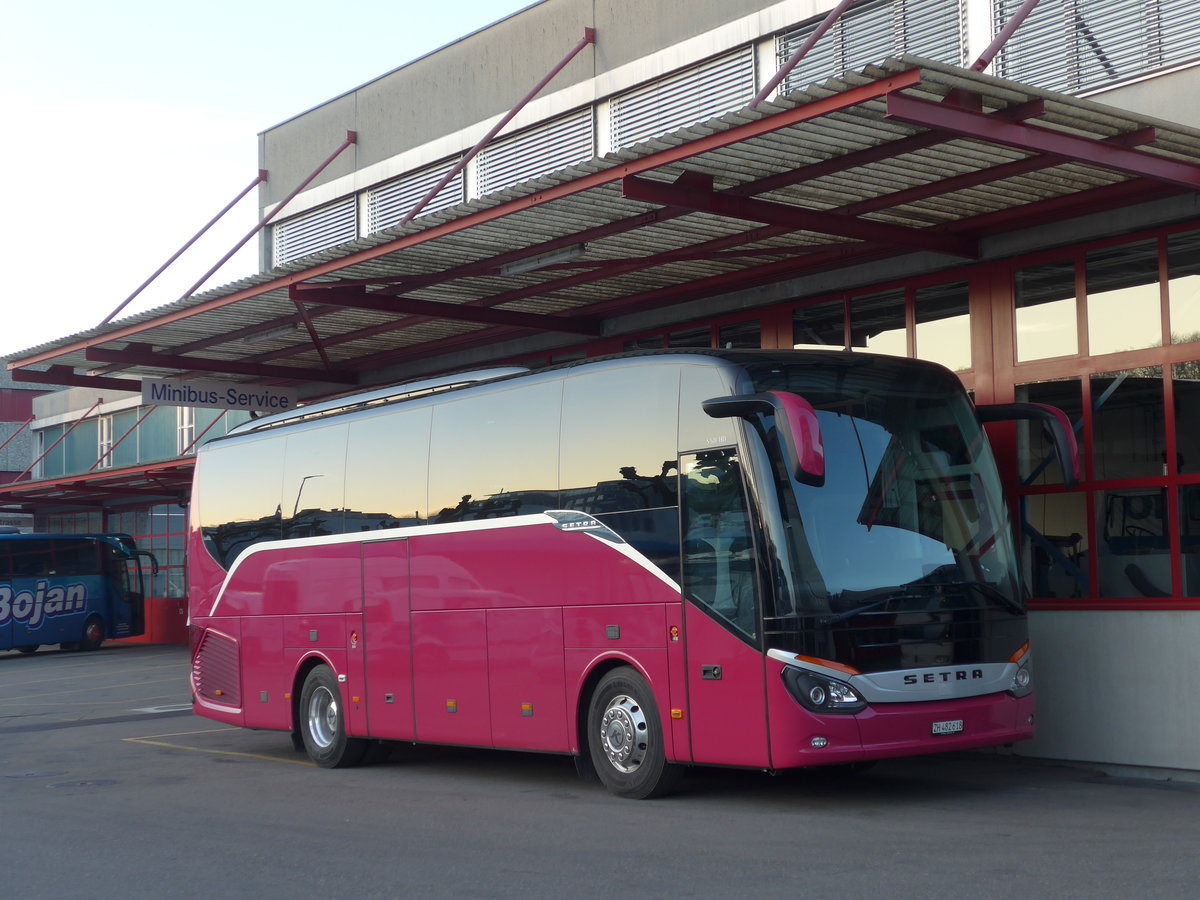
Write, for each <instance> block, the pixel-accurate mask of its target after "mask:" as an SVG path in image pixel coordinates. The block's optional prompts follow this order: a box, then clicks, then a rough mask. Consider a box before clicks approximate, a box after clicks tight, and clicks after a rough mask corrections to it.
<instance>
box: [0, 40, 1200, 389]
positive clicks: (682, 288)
mask: <svg viewBox="0 0 1200 900" xmlns="http://www.w3.org/2000/svg"><path fill="white" fill-rule="evenodd" d="M1197 188H1200V133H1198V132H1196V131H1195V130H1193V129H1189V128H1186V127H1184V126H1180V125H1174V124H1170V123H1165V122H1161V121H1157V120H1151V119H1148V118H1146V117H1143V116H1139V115H1136V114H1133V113H1129V112H1125V111H1121V110H1117V109H1114V108H1111V107H1106V106H1101V105H1099V104H1096V103H1093V102H1090V101H1087V100H1081V99H1077V98H1073V97H1068V96H1064V95H1059V94H1054V93H1052V92H1048V91H1042V90H1038V89H1035V88H1031V87H1027V86H1022V85H1018V84H1014V83H1012V82H1007V81H1003V80H1001V79H997V78H993V77H990V76H985V75H980V74H978V73H975V72H970V71H965V70H962V69H957V68H953V67H949V66H945V65H941V64H935V63H930V62H927V61H924V60H919V59H916V58H913V57H904V58H901V59H894V60H887V61H885V62H884V63H882V64H880V65H878V66H871V67H868V68H866V69H863V70H861V71H856V72H850V73H847V74H845V75H843V76H841V77H840V78H837V79H832V80H830V81H827V82H824V83H823V84H820V85H814V86H812V87H809V88H808V89H806V90H803V91H795V92H793V93H790V94H788V95H786V96H783V97H780V98H778V99H776V100H775V101H773V102H772V103H769V104H762V105H760V106H759V107H758V108H757V109H753V110H751V109H743V110H740V111H737V112H733V113H729V114H727V115H725V116H722V117H720V118H717V119H713V120H710V121H707V122H704V123H702V124H697V125H694V126H691V127H689V128H685V129H681V130H679V131H676V132H674V133H671V134H667V135H664V136H662V137H659V138H657V139H654V140H651V141H648V142H646V143H644V144H641V145H638V146H636V147H634V148H632V149H628V150H622V151H620V152H618V153H613V154H610V155H608V156H604V157H600V158H595V159H592V160H589V161H587V162H585V163H582V164H578V165H575V166H571V167H570V168H567V169H564V170H561V171H558V172H555V173H553V174H551V175H547V176H544V177H542V178H538V179H536V180H534V181H530V182H526V183H523V184H520V185H517V186H515V187H512V188H510V189H507V190H504V191H500V192H497V193H495V194H492V195H489V196H487V197H485V198H484V199H482V200H476V201H472V202H469V203H465V204H461V205H459V206H455V207H452V208H449V209H443V210H440V211H438V212H436V213H433V214H430V215H426V216H422V217H419V218H417V219H414V220H413V221H412V222H410V223H409V224H407V225H405V226H402V227H396V228H392V229H388V230H386V231H383V232H379V233H377V234H373V235H371V236H370V237H368V238H363V239H360V240H358V241H355V242H353V243H349V244H342V245H339V246H337V247H334V248H332V249H329V250H325V251H322V252H320V253H318V254H314V255H312V256H308V257H305V258H303V259H301V260H298V261H296V262H294V263H292V264H289V265H287V266H284V267H281V268H278V269H276V270H274V271H271V272H269V273H264V274H261V275H257V276H254V277H252V278H247V279H244V280H242V281H239V282H236V283H233V284H228V285H225V286H223V287H221V288H218V289H216V290H212V291H208V292H206V293H203V294H200V295H196V296H193V297H189V298H187V299H185V300H181V301H179V302H177V303H173V304H169V305H167V306H162V307H159V308H157V309H153V310H150V311H148V312H144V313H141V314H138V315H134V316H131V317H129V318H126V319H123V320H121V321H118V322H114V323H111V324H109V325H106V326H103V327H99V328H96V329H93V330H91V331H86V332H81V333H79V334H76V335H72V336H70V337H65V338H62V339H61V340H57V341H53V342H51V343H49V344H46V345H43V346H41V347H35V348H33V349H31V350H29V351H26V352H24V353H22V354H19V355H18V356H17V357H15V358H14V359H13V360H12V361H11V362H10V368H12V369H14V378H15V379H17V380H21V381H28V380H34V379H39V380H42V381H48V382H49V383H55V384H77V385H78V384H82V385H95V386H97V387H100V388H103V389H105V390H111V389H113V388H124V389H130V390H137V389H139V388H140V383H139V379H140V378H141V377H144V376H145V377H173V376H180V375H183V374H192V375H203V376H204V377H206V378H216V379H227V380H230V381H239V382H248V381H264V382H271V383H299V384H303V385H306V386H308V387H309V389H310V390H309V392H310V393H314V391H313V390H312V389H313V388H319V390H317V391H315V393H324V394H329V393H334V392H343V391H345V390H348V389H350V388H352V387H354V386H356V385H359V384H368V383H372V379H371V378H370V377H369V375H368V374H367V373H370V372H371V371H372V370H379V369H382V368H385V367H388V366H393V365H396V364H399V363H404V362H408V361H414V360H422V359H424V360H430V361H431V365H430V368H431V369H433V368H436V366H435V365H433V364H432V363H434V362H435V361H439V360H445V361H446V362H445V367H453V366H454V362H453V359H454V354H455V353H457V352H460V351H462V350H464V349H466V348H470V347H476V346H480V345H488V344H493V343H496V342H498V341H501V340H508V339H510V338H513V337H517V336H520V335H523V334H524V335H528V334H530V333H533V332H555V333H559V334H561V335H564V338H563V341H564V343H577V342H580V341H583V340H586V339H587V338H589V337H599V336H616V334H617V333H618V331H617V328H616V327H615V323H614V317H616V316H620V315H623V314H625V313H629V312H633V311H639V310H644V309H648V308H660V307H666V306H670V305H673V304H676V303H680V302H682V301H685V300H693V299H696V298H703V297H711V296H719V295H721V294H723V293H726V292H729V291H731V290H738V289H743V288H746V287H750V286H754V285H758V284H766V283H771V282H777V281H781V280H786V279H794V278H797V277H799V276H803V275H804V274H806V273H809V272H815V271H820V270H828V269H834V268H839V267H843V266H852V265H856V264H859V263H861V262H863V261H864V260H868V259H879V258H881V257H887V256H896V255H901V254H908V253H912V252H914V251H927V252H932V253H935V254H940V255H941V256H942V257H944V258H945V260H946V264H947V265H950V264H953V263H954V262H955V261H956V260H957V261H970V260H972V259H976V258H979V257H980V255H981V252H982V251H981V242H982V241H983V240H984V239H986V238H987V237H989V236H991V235H996V234H999V233H1003V232H1008V231H1014V230H1018V229H1021V228H1023V227H1028V226H1030V225H1032V224H1044V223H1046V222H1048V221H1054V220H1059V219H1066V218H1070V217H1073V216H1078V215H1081V214H1084V213H1088V212H1094V211H1097V210H1103V209H1111V208H1113V207H1117V206H1121V205H1127V204H1132V203H1135V202H1141V201H1144V200H1147V199H1153V198H1156V197H1162V196H1167V195H1170V194H1173V193H1185V192H1190V191H1194V190H1196V189H1197ZM256 338H258V339H257V340H256ZM263 338H265V340H263ZM30 367H35V368H36V369H39V370H42V371H43V372H45V374H42V375H35V374H34V373H33V372H31V371H28V369H29V368H30ZM47 367H50V368H49V371H48V372H46V370H47Z"/></svg>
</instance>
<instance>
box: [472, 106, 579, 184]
mask: <svg viewBox="0 0 1200 900" xmlns="http://www.w3.org/2000/svg"><path fill="white" fill-rule="evenodd" d="M595 146H596V140H595V128H594V127H593V125H592V110H591V107H588V108H587V109H582V110H579V111H578V112H575V113H571V114H570V115H567V116H563V117H561V118H559V119H555V120H554V121H552V122H547V123H545V124H544V125H539V126H538V127H536V128H530V129H528V130H526V131H522V132H520V133H519V134H514V135H513V136H512V137H508V138H504V139H503V140H500V141H496V142H495V143H494V144H492V145H491V146H489V147H488V148H487V149H485V150H484V151H483V152H482V153H480V154H479V194H480V196H484V195H487V194H490V193H491V192H492V191H498V190H500V189H501V188H505V187H508V186H509V185H510V184H517V183H518V182H521V181H528V180H529V179H531V178H537V177H538V176H539V175H545V174H546V173H547V172H553V171H555V170H556V169H561V168H563V167H565V166H569V165H570V164H571V163H575V162H579V161H580V160H583V159H590V158H591V157H593V156H595V155H596V150H595Z"/></svg>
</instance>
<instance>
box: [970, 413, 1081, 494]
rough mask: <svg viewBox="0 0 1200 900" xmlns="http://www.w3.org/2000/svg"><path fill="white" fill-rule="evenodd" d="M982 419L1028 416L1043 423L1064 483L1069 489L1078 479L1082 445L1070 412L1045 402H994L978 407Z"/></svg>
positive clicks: (1030, 419)
mask: <svg viewBox="0 0 1200 900" xmlns="http://www.w3.org/2000/svg"><path fill="white" fill-rule="evenodd" d="M975 412H976V414H977V415H978V416H979V421H980V422H985V423H986V422H1011V421H1014V420H1016V419H1025V420H1028V421H1033V422H1041V423H1042V429H1043V431H1045V432H1046V434H1047V436H1048V437H1049V438H1050V441H1051V442H1052V443H1053V444H1054V453H1055V455H1056V456H1057V457H1058V461H1059V463H1060V464H1061V465H1062V469H1063V483H1064V484H1065V485H1066V486H1067V487H1068V488H1073V487H1075V485H1076V484H1078V482H1079V478H1080V474H1081V467H1080V463H1079V444H1078V442H1077V441H1076V440H1075V429H1074V428H1072V427H1071V420H1070V419H1068V418H1067V414H1066V413H1064V412H1063V411H1062V410H1061V409H1059V408H1058V407H1056V406H1049V405H1047V404H1045V403H993V404H988V405H985V406H977V407H975Z"/></svg>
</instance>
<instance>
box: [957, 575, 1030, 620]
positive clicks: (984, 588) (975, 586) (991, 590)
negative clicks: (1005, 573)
mask: <svg viewBox="0 0 1200 900" xmlns="http://www.w3.org/2000/svg"><path fill="white" fill-rule="evenodd" d="M947 586H948V587H964V588H969V589H970V590H973V591H976V592H978V593H979V595H980V596H981V597H983V598H984V599H985V600H994V601H996V602H998V603H999V604H1000V605H1001V606H1003V607H1004V608H1005V609H1007V610H1008V611H1009V612H1014V613H1021V614H1022V615H1024V613H1025V612H1026V609H1025V604H1024V603H1022V602H1021V601H1019V600H1016V599H1014V598H1013V597H1010V596H1008V594H1006V593H1004V591H1002V590H1000V589H999V588H997V587H993V586H992V585H990V584H988V583H987V582H985V581H960V582H957V583H955V584H952V585H947Z"/></svg>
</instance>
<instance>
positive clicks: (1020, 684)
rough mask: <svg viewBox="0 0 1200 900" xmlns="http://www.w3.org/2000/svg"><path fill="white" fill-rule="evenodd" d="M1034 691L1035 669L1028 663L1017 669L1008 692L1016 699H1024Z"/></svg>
mask: <svg viewBox="0 0 1200 900" xmlns="http://www.w3.org/2000/svg"><path fill="white" fill-rule="evenodd" d="M1032 691H1033V669H1032V666H1030V665H1029V664H1028V663H1026V664H1025V665H1023V666H1021V667H1020V668H1019V669H1017V674H1015V675H1014V676H1013V680H1012V686H1011V687H1010V688H1009V689H1008V692H1009V693H1010V694H1012V695H1013V696H1014V697H1024V696H1025V695H1026V694H1029V693H1031V692H1032Z"/></svg>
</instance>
